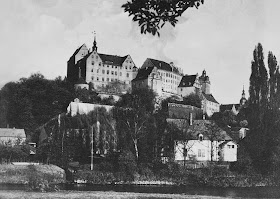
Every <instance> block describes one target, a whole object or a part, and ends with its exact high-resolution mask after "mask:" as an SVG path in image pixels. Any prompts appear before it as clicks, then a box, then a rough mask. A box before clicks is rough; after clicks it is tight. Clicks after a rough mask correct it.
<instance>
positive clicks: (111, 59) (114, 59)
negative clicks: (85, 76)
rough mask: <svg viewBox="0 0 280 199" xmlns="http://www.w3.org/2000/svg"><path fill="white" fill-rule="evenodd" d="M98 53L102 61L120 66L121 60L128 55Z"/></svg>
mask: <svg viewBox="0 0 280 199" xmlns="http://www.w3.org/2000/svg"><path fill="white" fill-rule="evenodd" d="M98 55H99V56H100V58H101V60H102V61H103V63H111V64H113V65H116V66H121V65H122V64H123V62H124V61H125V60H126V58H127V57H128V55H126V56H124V57H120V56H117V55H106V54H100V53H98Z"/></svg>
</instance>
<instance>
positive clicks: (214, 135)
mask: <svg viewBox="0 0 280 199" xmlns="http://www.w3.org/2000/svg"><path fill="white" fill-rule="evenodd" d="M204 135H205V137H206V138H207V139H209V141H210V142H211V162H212V161H213V156H214V149H215V147H214V142H217V141H222V140H224V139H225V134H224V133H223V130H222V129H221V128H220V127H219V126H218V125H217V124H216V123H215V122H210V123H205V131H204Z"/></svg>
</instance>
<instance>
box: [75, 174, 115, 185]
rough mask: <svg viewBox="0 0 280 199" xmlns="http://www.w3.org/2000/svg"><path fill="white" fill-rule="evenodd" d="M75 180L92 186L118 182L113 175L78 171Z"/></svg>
mask: <svg viewBox="0 0 280 199" xmlns="http://www.w3.org/2000/svg"><path fill="white" fill-rule="evenodd" d="M74 180H84V181H86V182H87V183H90V184H111V183H113V182H115V181H116V178H115V176H114V175H113V173H110V172H103V171H78V172H77V173H75V174H74Z"/></svg>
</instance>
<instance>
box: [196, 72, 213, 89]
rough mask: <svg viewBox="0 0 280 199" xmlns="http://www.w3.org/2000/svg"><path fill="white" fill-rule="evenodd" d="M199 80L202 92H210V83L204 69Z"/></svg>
mask: <svg viewBox="0 0 280 199" xmlns="http://www.w3.org/2000/svg"><path fill="white" fill-rule="evenodd" d="M199 82H200V84H201V90H202V92H203V93H205V94H211V92H210V86H211V83H210V80H209V77H208V76H207V75H206V71H205V70H203V71H202V75H201V76H200V77H199Z"/></svg>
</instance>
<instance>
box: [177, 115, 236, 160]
mask: <svg viewBox="0 0 280 199" xmlns="http://www.w3.org/2000/svg"><path fill="white" fill-rule="evenodd" d="M174 151H175V161H177V162H179V163H182V162H184V161H194V160H195V161H196V162H207V161H228V162H234V161H237V144H236V143H235V142H234V141H233V140H232V138H231V137H230V136H229V135H228V134H227V133H226V131H224V130H223V129H221V128H220V127H219V126H218V125H217V124H216V123H215V122H214V121H211V120H194V121H190V125H189V128H188V130H187V136H186V140H177V141H175V145H174Z"/></svg>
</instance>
